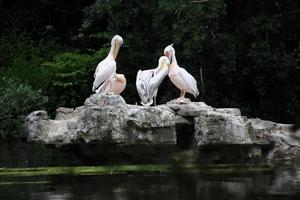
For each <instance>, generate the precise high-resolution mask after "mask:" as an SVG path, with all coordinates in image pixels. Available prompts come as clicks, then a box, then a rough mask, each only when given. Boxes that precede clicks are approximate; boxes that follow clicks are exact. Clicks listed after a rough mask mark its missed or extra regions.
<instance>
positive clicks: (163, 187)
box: [0, 145, 300, 200]
mask: <svg viewBox="0 0 300 200" xmlns="http://www.w3.org/2000/svg"><path fill="white" fill-rule="evenodd" d="M21 147H22V148H21ZM21 147H19V148H20V150H19V153H18V150H16V148H14V147H11V148H13V149H15V150H14V151H13V152H14V153H13V156H14V158H11V157H10V156H11V155H12V153H8V152H12V151H8V149H9V148H10V147H6V148H5V150H4V149H3V148H4V147H3V146H2V147H1V148H0V151H1V152H0V156H1V157H0V164H2V167H4V166H3V165H4V164H5V165H7V166H9V167H17V166H19V167H28V166H33V165H34V166H51V165H52V166H55V165H64V166H65V165H80V164H82V163H80V161H79V160H77V159H76V158H74V157H72V155H68V154H61V153H59V152H58V151H56V150H47V149H44V148H43V147H41V146H28V147H26V145H23V146H21ZM27 148H28V149H27ZM27 150H28V152H27V153H26V151H27ZM32 150H35V151H34V153H33V152H31V153H29V152H30V151H32ZM30 155H31V157H30V158H29V157H28V159H27V158H26V156H30ZM45 157H46V158H45ZM39 160H40V161H41V162H38V161H39ZM0 167H1V166H0ZM0 199H1V200H2V199H3V200H4V199H5V200H6V199H7V200H10V199H11V200H17V199H34V200H35V199H36V200H40V199H47V200H48V199H59V200H60V199H63V200H69V199H70V200H71V199H72V200H77V199H78V200H79V199H116V200H119V199H120V200H129V199H134V200H135V199H143V200H147V199H162V200H163V199H172V200H179V199H182V200H185V199H187V200H193V199H203V200H215V199H237V200H239V199H249V200H250V199H259V200H264V199H278V200H279V199H280V200H283V199H295V200H296V199H300V167H281V168H278V169H277V170H276V171H274V172H272V173H268V174H244V175H239V176H238V175H197V174H180V175H176V174H126V175H89V176H72V175H64V176H37V177H0Z"/></svg>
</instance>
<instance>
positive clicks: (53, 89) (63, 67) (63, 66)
mask: <svg viewBox="0 0 300 200" xmlns="http://www.w3.org/2000/svg"><path fill="white" fill-rule="evenodd" d="M107 51H108V49H107V48H105V47H104V48H102V49H100V50H99V51H96V52H92V53H90V54H84V53H79V52H66V53H62V54H57V55H56V56H54V58H53V60H52V61H50V62H45V63H43V64H42V72H43V73H44V74H47V76H48V80H49V81H48V84H47V90H45V91H44V93H45V94H47V96H49V98H50V104H49V108H50V110H51V109H52V111H53V110H55V109H56V108H57V107H58V106H65V107H75V106H78V105H82V104H83V102H84V100H85V99H86V98H87V97H88V96H89V95H90V94H91V92H92V91H91V88H92V84H93V78H94V77H93V73H94V71H95V68H96V66H97V64H98V62H99V61H101V60H102V59H104V58H105V56H106V54H107Z"/></svg>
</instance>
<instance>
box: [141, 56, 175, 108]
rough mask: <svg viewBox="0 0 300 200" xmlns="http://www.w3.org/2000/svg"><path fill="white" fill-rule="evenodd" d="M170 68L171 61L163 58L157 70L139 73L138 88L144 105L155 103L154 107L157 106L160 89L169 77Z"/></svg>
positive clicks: (160, 59)
mask: <svg viewBox="0 0 300 200" xmlns="http://www.w3.org/2000/svg"><path fill="white" fill-rule="evenodd" d="M169 66H170V61H169V59H168V58H167V57H166V56H161V57H160V58H159V61H158V67H157V68H155V69H149V70H144V71H142V70H139V71H138V73H137V76H136V88H137V91H138V94H139V96H140V98H141V104H142V105H145V106H150V105H151V104H152V103H153V101H154V105H156V96H157V91H158V87H159V85H160V84H161V82H162V81H163V80H164V78H165V77H166V76H167V75H168V72H169Z"/></svg>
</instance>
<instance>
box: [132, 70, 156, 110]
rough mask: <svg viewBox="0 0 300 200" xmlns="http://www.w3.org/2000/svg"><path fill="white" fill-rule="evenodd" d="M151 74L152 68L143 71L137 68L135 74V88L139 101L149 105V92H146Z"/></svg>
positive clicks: (152, 72)
mask: <svg viewBox="0 0 300 200" xmlns="http://www.w3.org/2000/svg"><path fill="white" fill-rule="evenodd" d="M153 74H154V71H153V70H144V71H142V70H139V71H138V73H137V76H136V88H137V91H138V94H139V96H140V98H141V103H142V104H143V105H148V104H149V103H150V105H151V104H152V99H150V98H149V94H148V91H149V89H148V86H149V82H150V79H151V77H152V76H153ZM150 101H151V102H150Z"/></svg>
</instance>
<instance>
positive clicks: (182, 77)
mask: <svg viewBox="0 0 300 200" xmlns="http://www.w3.org/2000/svg"><path fill="white" fill-rule="evenodd" d="M164 55H165V56H167V57H168V58H169V60H170V61H171V64H170V70H169V78H170V80H171V82H172V83H173V84H174V85H175V86H176V87H177V88H178V89H180V92H181V93H180V97H179V99H183V98H185V93H190V94H192V95H194V97H195V98H196V97H197V96H198V95H199V90H198V88H197V81H196V80H195V78H194V77H193V76H192V75H191V74H190V73H188V72H187V71H186V70H185V69H184V68H182V67H179V66H178V64H177V60H176V56H175V49H174V48H173V46H172V45H169V46H167V47H166V48H165V50H164Z"/></svg>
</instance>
